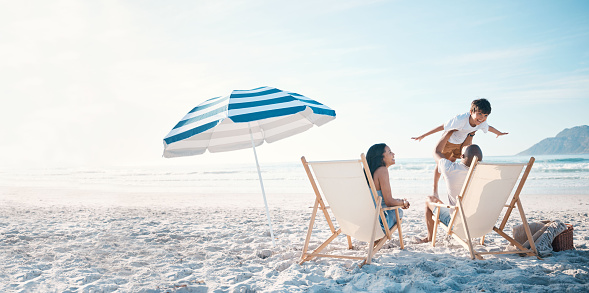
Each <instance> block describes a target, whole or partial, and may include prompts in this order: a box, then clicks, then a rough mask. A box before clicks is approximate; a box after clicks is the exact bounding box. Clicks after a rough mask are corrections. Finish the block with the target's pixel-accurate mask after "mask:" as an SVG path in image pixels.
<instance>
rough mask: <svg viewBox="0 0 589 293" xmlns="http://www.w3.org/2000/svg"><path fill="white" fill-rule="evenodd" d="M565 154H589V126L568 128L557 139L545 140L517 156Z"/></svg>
mask: <svg viewBox="0 0 589 293" xmlns="http://www.w3.org/2000/svg"><path fill="white" fill-rule="evenodd" d="M565 154H589V126H588V125H582V126H576V127H573V128H567V129H565V130H563V131H561V132H560V133H559V134H557V135H556V137H549V138H545V139H543V140H542V141H540V142H539V143H537V144H535V145H533V146H532V147H531V148H529V149H527V150H525V151H523V152H521V153H519V154H517V155H518V156H519V155H526V156H534V155H565Z"/></svg>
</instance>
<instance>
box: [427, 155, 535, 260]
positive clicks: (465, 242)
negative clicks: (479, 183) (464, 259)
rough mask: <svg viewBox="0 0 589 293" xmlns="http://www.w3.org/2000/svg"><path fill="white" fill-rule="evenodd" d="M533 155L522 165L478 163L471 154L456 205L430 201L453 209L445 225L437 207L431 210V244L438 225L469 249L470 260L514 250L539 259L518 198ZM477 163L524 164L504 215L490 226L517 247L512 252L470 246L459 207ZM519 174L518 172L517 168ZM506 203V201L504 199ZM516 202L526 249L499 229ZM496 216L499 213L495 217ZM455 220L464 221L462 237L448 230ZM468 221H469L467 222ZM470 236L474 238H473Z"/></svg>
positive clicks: (465, 222)
mask: <svg viewBox="0 0 589 293" xmlns="http://www.w3.org/2000/svg"><path fill="white" fill-rule="evenodd" d="M534 161H535V159H534V157H531V158H530V160H529V162H528V163H524V164H488V163H482V162H478V158H477V157H474V159H473V162H472V164H471V166H470V168H469V170H468V173H467V176H466V180H465V182H464V185H463V186H462V191H461V192H460V195H459V196H458V198H457V200H456V206H450V205H443V204H438V203H434V204H433V205H434V206H437V207H439V208H440V207H445V208H450V209H454V210H453V212H451V215H452V217H451V220H450V222H449V224H448V226H446V225H444V223H442V222H441V221H440V213H439V210H440V209H439V208H438V210H437V212H435V213H434V215H433V219H434V230H433V235H432V236H433V237H432V246H435V244H436V232H437V230H438V225H441V226H442V228H443V229H444V230H445V231H446V233H447V235H451V236H452V237H453V238H454V239H456V240H457V241H458V242H459V243H460V244H461V245H462V246H463V247H464V248H466V249H467V250H468V251H469V252H470V257H471V259H475V258H476V259H481V260H482V259H483V255H485V254H511V253H518V254H525V255H528V256H536V257H537V258H538V259H541V258H540V257H539V256H538V251H537V250H536V246H535V244H534V241H533V238H532V233H531V231H530V226H529V225H528V221H527V219H526V215H525V213H524V209H523V207H522V203H521V201H520V198H519V197H520V193H521V191H522V188H523V187H524V184H525V182H526V180H527V178H528V174H529V173H530V170H531V169H532V165H533V164H534ZM479 165H490V166H507V165H509V166H514V165H521V166H522V168H523V167H525V170H524V172H523V175H521V178H520V179H519V184H517V182H515V183H514V186H515V184H517V189H516V190H515V193H514V194H513V196H512V197H511V201H510V202H509V204H504V205H503V208H507V210H506V211H505V214H504V216H503V220H502V221H501V224H500V225H499V227H497V226H495V225H493V227H492V231H495V232H497V234H499V235H501V236H502V237H503V238H505V239H506V240H507V241H509V242H510V243H511V244H513V245H514V246H515V247H516V248H517V250H512V251H494V252H493V251H476V250H475V249H474V246H473V242H472V238H471V236H473V235H471V232H470V231H469V228H468V225H469V223H468V222H467V220H466V214H465V209H464V207H463V202H464V200H465V196H471V194H468V191H469V187H470V183H471V180H472V179H473V177H474V176H475V174H476V168H477V166H479ZM520 173H521V171H520ZM511 191H513V188H512V189H511ZM507 200H509V197H507V199H506V201H507ZM505 203H507V202H505ZM516 205H517V209H518V211H519V214H520V217H521V221H522V224H523V227H524V230H525V232H526V236H527V238H528V243H530V246H531V247H530V249H527V248H525V247H523V246H522V245H521V244H520V243H519V242H517V241H516V240H515V239H513V238H512V237H510V236H509V235H507V234H506V233H505V232H504V231H503V229H504V228H505V225H506V224H507V220H508V219H509V217H510V216H511V212H512V211H513V209H514V208H515V206H516ZM499 216H500V213H499V215H498V216H497V217H499ZM457 221H461V222H462V223H464V224H463V225H461V226H462V227H461V229H463V231H461V232H462V233H461V234H462V235H466V237H465V239H464V238H463V237H460V236H458V235H457V233H456V231H455V230H454V229H451V228H450V227H454V228H456V226H455V223H456V222H457ZM471 224H472V223H471ZM474 238H478V236H477V237H474ZM480 239H481V241H480V243H481V245H484V240H485V235H483V236H481V237H480Z"/></svg>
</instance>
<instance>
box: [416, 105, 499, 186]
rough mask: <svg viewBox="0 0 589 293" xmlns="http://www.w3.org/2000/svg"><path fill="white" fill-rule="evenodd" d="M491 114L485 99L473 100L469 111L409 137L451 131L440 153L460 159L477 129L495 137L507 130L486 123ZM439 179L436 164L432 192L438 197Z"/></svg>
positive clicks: (419, 139) (418, 138)
mask: <svg viewBox="0 0 589 293" xmlns="http://www.w3.org/2000/svg"><path fill="white" fill-rule="evenodd" d="M489 114H491V104H490V103H489V101H487V100H486V99H478V100H474V101H472V103H471V106H470V112H466V113H464V114H459V115H456V117H454V118H452V119H450V120H448V122H446V124H443V125H440V126H438V127H436V128H434V129H432V130H430V131H428V132H427V133H425V134H423V135H420V136H418V137H412V138H411V139H414V140H417V141H421V140H422V139H424V138H425V137H426V136H428V135H430V134H434V133H436V132H439V131H442V130H444V132H448V131H452V132H453V133H452V135H451V136H450V139H449V140H448V142H447V143H446V146H445V147H444V150H443V151H442V154H443V155H444V157H445V158H446V159H448V160H450V161H452V162H454V161H455V160H456V159H460V158H461V155H462V148H463V147H466V146H469V145H471V144H472V138H473V137H474V134H475V132H476V131H477V130H479V129H480V130H482V131H483V132H485V133H487V131H491V132H492V133H494V134H496V135H497V137H499V136H502V135H506V134H507V132H501V131H499V130H497V129H495V128H494V127H493V126H490V125H489V124H487V117H488V116H489ZM439 180H440V172H439V171H438V166H437V165H436V169H435V170H434V193H433V195H434V196H435V197H438V181H439Z"/></svg>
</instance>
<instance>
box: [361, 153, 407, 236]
mask: <svg viewBox="0 0 589 293" xmlns="http://www.w3.org/2000/svg"><path fill="white" fill-rule="evenodd" d="M366 161H367V162H368V168H369V169H370V174H372V179H373V180H374V186H375V187H376V192H377V193H378V196H380V197H382V199H383V200H382V201H381V205H382V207H392V206H402V208H403V209H407V208H409V202H408V201H407V199H406V198H404V199H396V198H393V193H392V192H391V183H390V180H389V169H388V168H389V167H390V166H392V165H394V164H395V154H394V153H393V152H392V151H391V148H389V147H388V146H387V145H386V144H384V143H379V144H375V145H373V146H371V147H370V149H368V152H367V153H366ZM398 211H399V218H401V217H402V216H403V211H402V210H398ZM384 214H385V217H386V220H387V224H388V226H389V229H391V228H392V227H393V226H394V225H395V224H396V223H397V217H396V215H395V210H387V211H384ZM379 220H380V225H381V227H384V225H383V223H382V219H379Z"/></svg>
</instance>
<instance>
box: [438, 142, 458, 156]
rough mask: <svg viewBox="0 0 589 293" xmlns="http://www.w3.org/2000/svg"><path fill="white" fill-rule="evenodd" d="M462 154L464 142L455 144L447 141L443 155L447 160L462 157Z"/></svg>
mask: <svg viewBox="0 0 589 293" xmlns="http://www.w3.org/2000/svg"><path fill="white" fill-rule="evenodd" d="M461 154H462V144H453V143H449V142H446V145H445V146H444V149H443V150H442V155H444V157H445V158H446V159H447V160H450V158H451V157H454V158H455V159H460V155H461Z"/></svg>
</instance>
